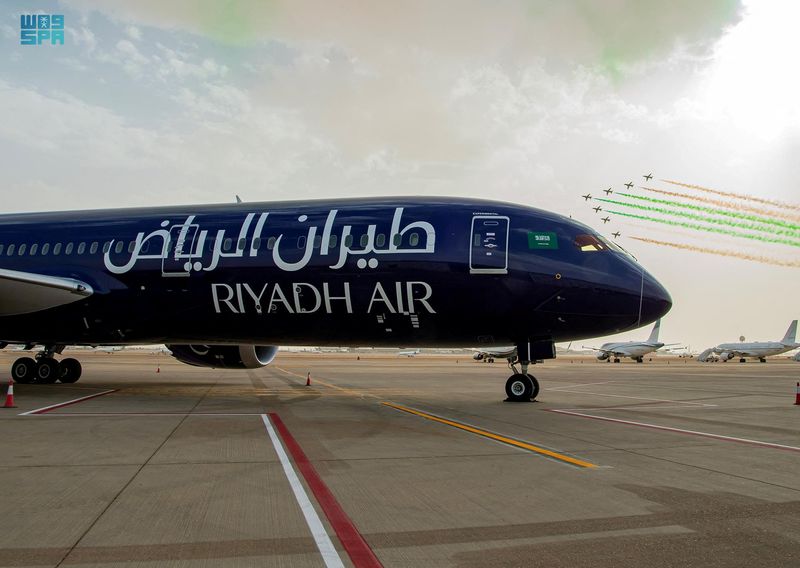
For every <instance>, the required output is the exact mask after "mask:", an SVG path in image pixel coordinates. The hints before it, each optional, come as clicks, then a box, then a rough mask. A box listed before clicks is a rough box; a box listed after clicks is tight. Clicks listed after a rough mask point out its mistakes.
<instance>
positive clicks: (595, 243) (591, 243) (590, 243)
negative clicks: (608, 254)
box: [575, 235, 608, 252]
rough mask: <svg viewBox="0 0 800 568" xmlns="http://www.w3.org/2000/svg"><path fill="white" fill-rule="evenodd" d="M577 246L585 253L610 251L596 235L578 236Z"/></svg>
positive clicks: (576, 239)
mask: <svg viewBox="0 0 800 568" xmlns="http://www.w3.org/2000/svg"><path fill="white" fill-rule="evenodd" d="M575 246H576V247H578V248H579V249H581V251H583V252H597V251H601V250H607V249H608V247H607V246H606V245H605V243H603V241H601V240H600V239H598V238H597V237H595V236H594V235H578V236H577V237H575Z"/></svg>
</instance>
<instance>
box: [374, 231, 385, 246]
mask: <svg viewBox="0 0 800 568" xmlns="http://www.w3.org/2000/svg"><path fill="white" fill-rule="evenodd" d="M384 244H386V235H384V234H383V233H380V234H378V236H377V237H375V246H377V247H378V248H380V247H383V245H384Z"/></svg>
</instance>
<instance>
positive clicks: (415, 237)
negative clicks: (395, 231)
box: [408, 233, 419, 247]
mask: <svg viewBox="0 0 800 568" xmlns="http://www.w3.org/2000/svg"><path fill="white" fill-rule="evenodd" d="M408 244H409V245H411V246H412V247H415V246H417V245H418V244H419V233H411V236H410V237H409V238H408Z"/></svg>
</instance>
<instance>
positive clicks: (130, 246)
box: [128, 241, 136, 254]
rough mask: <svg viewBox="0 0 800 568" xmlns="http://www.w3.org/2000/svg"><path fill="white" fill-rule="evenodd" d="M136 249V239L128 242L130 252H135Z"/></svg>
mask: <svg viewBox="0 0 800 568" xmlns="http://www.w3.org/2000/svg"><path fill="white" fill-rule="evenodd" d="M135 250H136V241H131V242H130V243H128V252H129V253H131V254H133V251H135Z"/></svg>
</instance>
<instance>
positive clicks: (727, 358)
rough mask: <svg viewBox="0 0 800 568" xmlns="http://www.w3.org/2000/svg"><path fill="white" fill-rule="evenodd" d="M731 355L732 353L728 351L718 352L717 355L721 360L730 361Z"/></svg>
mask: <svg viewBox="0 0 800 568" xmlns="http://www.w3.org/2000/svg"><path fill="white" fill-rule="evenodd" d="M733 357H734V355H733V353H728V352H727V351H725V352H724V353H720V356H719V358H720V359H722V360H723V361H730V360H731V359H733Z"/></svg>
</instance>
